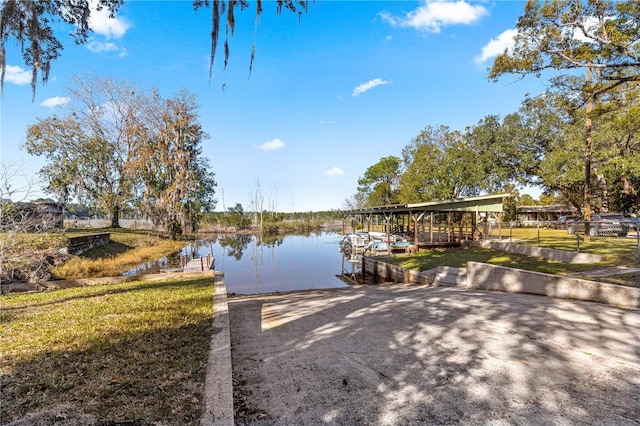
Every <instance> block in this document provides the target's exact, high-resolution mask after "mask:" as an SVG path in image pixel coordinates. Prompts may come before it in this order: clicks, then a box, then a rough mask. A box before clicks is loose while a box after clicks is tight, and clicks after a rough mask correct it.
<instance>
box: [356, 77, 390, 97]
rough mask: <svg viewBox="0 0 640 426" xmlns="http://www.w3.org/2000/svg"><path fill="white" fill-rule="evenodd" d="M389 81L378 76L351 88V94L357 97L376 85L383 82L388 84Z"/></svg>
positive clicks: (381, 84) (380, 84)
mask: <svg viewBox="0 0 640 426" xmlns="http://www.w3.org/2000/svg"><path fill="white" fill-rule="evenodd" d="M390 83H391V82H390V81H387V80H382V79H380V78H374V79H373V80H370V81H367V82H366V83H362V84H361V85H360V86H358V87H356V88H355V89H353V94H352V96H355V97H358V96H360V95H361V94H363V93H364V92H367V91H369V90H371V89H373V88H374V87H376V86H383V85H385V84H390Z"/></svg>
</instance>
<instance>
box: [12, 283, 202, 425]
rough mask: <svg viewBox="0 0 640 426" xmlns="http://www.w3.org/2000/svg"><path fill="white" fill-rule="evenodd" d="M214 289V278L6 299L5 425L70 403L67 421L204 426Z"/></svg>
mask: <svg viewBox="0 0 640 426" xmlns="http://www.w3.org/2000/svg"><path fill="white" fill-rule="evenodd" d="M213 292H214V286H213V280H212V278H211V277H210V276H209V277H206V278H205V277H194V278H174V279H168V280H166V281H154V282H143V281H141V282H129V283H122V284H112V285H104V286H90V287H78V288H72V289H66V290H59V291H52V292H42V293H29V294H8V295H3V296H0V297H1V298H2V299H1V302H2V306H3V310H2V314H1V316H0V354H1V355H0V359H1V360H2V362H1V364H0V368H1V374H2V381H3V384H2V387H3V389H2V404H1V408H0V410H1V413H0V418H1V419H2V422H3V423H4V422H10V421H13V420H16V419H18V418H21V417H22V416H25V415H26V414H28V413H34V412H38V411H42V410H53V409H55V408H56V407H60V406H61V405H68V408H67V409H66V413H65V415H66V416H68V418H67V420H66V421H67V423H65V424H76V423H83V417H82V415H83V414H86V415H90V416H93V418H94V419H97V422H98V424H136V425H146V424H152V423H154V422H158V423H156V424H175V425H178V424H179V425H183V424H197V423H198V418H199V416H200V414H201V401H202V392H203V386H204V379H205V371H206V362H207V353H208V349H209V348H208V343H209V340H210V339H209V337H210V332H211V314H212V309H213V303H212V299H213ZM50 416H54V414H50V413H49V417H50ZM45 417H46V416H45ZM54 420H60V419H54ZM34 423H35V422H34Z"/></svg>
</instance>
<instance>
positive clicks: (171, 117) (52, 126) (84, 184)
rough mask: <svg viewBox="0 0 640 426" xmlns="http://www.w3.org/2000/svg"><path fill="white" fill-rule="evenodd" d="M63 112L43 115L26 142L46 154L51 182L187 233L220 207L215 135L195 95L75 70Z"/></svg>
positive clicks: (72, 195)
mask: <svg viewBox="0 0 640 426" xmlns="http://www.w3.org/2000/svg"><path fill="white" fill-rule="evenodd" d="M67 91H68V94H69V98H70V102H69V103H67V104H66V105H65V106H64V107H63V110H62V113H61V114H53V115H51V116H50V117H47V118H41V119H37V121H36V122H35V123H33V124H32V125H30V126H29V128H28V129H27V136H26V142H25V144H24V147H25V149H26V150H27V152H28V153H29V154H31V155H35V156H41V157H44V158H45V160H46V164H45V166H44V167H43V168H42V169H41V171H40V174H41V177H42V179H43V181H44V182H47V186H46V190H47V192H48V193H50V194H52V195H53V196H55V197H56V198H57V200H58V201H59V202H61V203H63V204H66V203H69V202H71V201H74V200H77V201H80V202H82V203H85V204H87V205H92V206H95V207H97V208H100V209H103V210H105V211H107V212H109V214H110V216H111V226H112V227H114V228H115V227H119V217H120V213H121V211H122V210H123V209H125V208H131V207H135V208H137V209H138V210H139V211H140V212H141V213H142V214H144V215H147V216H148V217H150V218H151V219H152V220H153V221H154V223H155V224H156V225H159V226H163V227H164V228H165V229H166V230H167V231H168V232H169V233H170V235H171V236H172V238H179V237H180V236H181V235H182V234H183V233H184V232H185V231H187V230H191V231H195V230H196V229H197V226H198V223H199V220H200V218H201V217H202V215H203V214H204V213H205V212H207V211H211V210H212V209H213V208H214V207H215V198H214V196H215V187H216V181H215V174H214V173H213V172H212V171H211V167H210V165H209V162H208V159H207V158H206V157H204V156H203V155H202V149H201V143H202V141H203V140H206V139H207V138H208V137H209V135H208V134H207V133H206V132H205V131H204V130H203V129H202V126H201V124H200V121H199V113H198V104H197V100H196V97H195V95H193V94H192V93H190V92H189V91H187V90H182V91H180V92H179V93H178V94H177V95H175V96H173V97H171V98H164V97H162V95H161V94H160V93H159V91H158V90H157V89H153V90H150V91H144V90H141V89H140V88H138V87H135V86H133V85H131V84H129V83H127V82H124V81H118V80H116V79H113V78H92V77H90V76H75V77H74V78H73V81H72V85H71V86H70V87H69V88H68V89H67Z"/></svg>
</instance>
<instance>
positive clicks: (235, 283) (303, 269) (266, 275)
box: [127, 232, 360, 294]
mask: <svg viewBox="0 0 640 426" xmlns="http://www.w3.org/2000/svg"><path fill="white" fill-rule="evenodd" d="M339 241H340V235H339V234H338V233H335V232H318V233H310V234H306V235H297V234H296V235H293V234H292V235H265V236H263V237H262V238H260V237H259V236H255V235H234V236H224V235H221V236H217V237H213V238H211V239H201V240H197V241H194V242H193V243H192V244H191V245H190V246H188V247H185V249H184V250H183V252H182V253H178V254H176V255H174V256H169V257H166V258H163V259H160V260H159V261H157V262H151V263H149V264H145V265H141V266H140V267H139V268H137V269H134V270H131V271H129V272H128V273H127V275H134V274H140V273H154V272H160V271H161V270H166V269H172V268H176V267H179V266H180V254H189V256H191V255H192V254H196V256H197V257H206V256H207V254H209V253H211V252H213V256H214V258H215V263H214V268H215V270H216V271H222V272H224V275H225V281H226V284H227V291H228V292H229V293H236V294H257V293H271V292H277V291H291V290H307V289H319V288H336V287H345V286H346V284H345V282H344V281H342V280H341V279H340V278H339V277H338V275H340V274H342V273H345V272H348V273H353V272H358V271H359V267H360V263H359V262H358V261H355V260H353V261H349V259H345V258H343V255H342V253H340V252H339V251H338V243H339Z"/></svg>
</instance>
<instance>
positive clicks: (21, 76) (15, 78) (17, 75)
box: [4, 65, 31, 86]
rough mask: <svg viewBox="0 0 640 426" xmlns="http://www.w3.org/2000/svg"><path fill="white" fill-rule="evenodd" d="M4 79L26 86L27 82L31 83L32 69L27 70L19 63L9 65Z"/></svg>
mask: <svg viewBox="0 0 640 426" xmlns="http://www.w3.org/2000/svg"><path fill="white" fill-rule="evenodd" d="M4 81H6V82H8V83H13V84H17V85H18V86H26V85H27V84H31V71H27V70H25V69H24V68H21V67H19V66H17V65H7V67H6V69H5V74H4Z"/></svg>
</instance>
